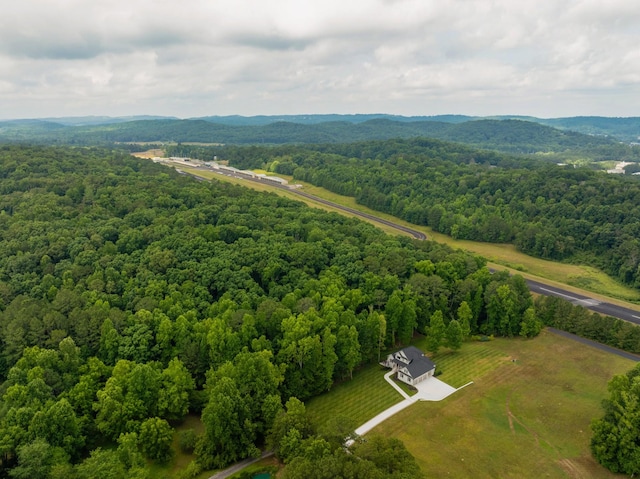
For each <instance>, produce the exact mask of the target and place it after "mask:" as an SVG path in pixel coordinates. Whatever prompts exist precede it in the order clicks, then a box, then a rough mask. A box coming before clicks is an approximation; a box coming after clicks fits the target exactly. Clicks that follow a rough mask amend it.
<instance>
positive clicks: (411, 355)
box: [380, 346, 436, 385]
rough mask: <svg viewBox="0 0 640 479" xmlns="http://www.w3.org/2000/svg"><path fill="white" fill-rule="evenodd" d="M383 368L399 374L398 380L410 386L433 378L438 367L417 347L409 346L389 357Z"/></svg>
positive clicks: (383, 363)
mask: <svg viewBox="0 0 640 479" xmlns="http://www.w3.org/2000/svg"><path fill="white" fill-rule="evenodd" d="M380 364H382V365H383V366H385V367H388V368H391V369H393V370H394V371H396V372H397V373H398V379H399V380H400V381H402V382H403V383H407V384H410V385H415V384H418V383H420V382H422V381H424V380H425V379H427V378H430V377H431V376H433V373H434V372H435V370H436V365H435V363H434V362H433V361H431V359H429V358H428V357H426V356H425V355H424V354H423V353H422V351H420V350H419V349H418V348H416V347H415V346H408V347H406V348H404V349H401V350H400V351H396V352H395V353H393V354H390V355H389V356H387V359H386V360H384V361H383V362H382V363H380Z"/></svg>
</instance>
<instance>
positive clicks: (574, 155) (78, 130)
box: [0, 118, 640, 161]
mask: <svg viewBox="0 0 640 479" xmlns="http://www.w3.org/2000/svg"><path fill="white" fill-rule="evenodd" d="M254 121H255V124H250V125H246V124H242V125H239V124H233V122H231V124H222V123H212V122H210V121H205V120H201V119H196V120H177V119H157V120H137V121H128V122H118V123H110V124H103V125H63V124H58V123H55V122H52V121H22V122H4V123H0V141H28V142H34V141H38V142H43V143H46V144H75V145H98V144H102V145H109V144H114V143H127V142H128V143H131V142H158V143H181V142H182V143H184V142H198V143H213V144H236V145H238V144H260V145H264V144H268V145H280V144H301V143H346V142H354V141H365V140H386V139H392V138H417V137H424V138H435V139H440V140H446V141H453V142H456V143H462V144H467V145H472V146H475V147H479V148H485V149H491V150H497V151H503V152H508V153H513V154H519V155H523V154H524V155H534V154H537V155H538V157H542V158H544V159H547V160H553V161H565V160H566V161H578V160H581V161H584V160H587V159H588V160H592V161H602V160H618V161H621V160H634V159H635V160H640V148H632V147H631V146H629V145H626V144H621V143H618V142H617V141H613V140H611V139H608V138H604V137H602V136H590V135H584V134H581V133H576V132H572V131H562V130H558V129H556V128H552V127H550V126H544V125H540V124H538V123H534V122H530V121H522V120H509V119H506V120H469V121H461V122H453V123H449V122H445V121H434V120H419V121H407V119H404V120H399V119H394V118H373V119H369V120H366V121H360V122H349V121H344V120H343V121H325V122H321V123H295V122H291V121H277V122H274V121H272V122H270V123H260V118H257V119H256V120H254Z"/></svg>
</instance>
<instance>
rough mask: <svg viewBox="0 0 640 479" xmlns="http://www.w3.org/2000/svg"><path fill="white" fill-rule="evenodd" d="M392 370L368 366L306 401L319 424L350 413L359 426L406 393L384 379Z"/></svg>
mask: <svg viewBox="0 0 640 479" xmlns="http://www.w3.org/2000/svg"><path fill="white" fill-rule="evenodd" d="M385 372H388V370H387V369H385V368H383V367H382V366H380V365H378V364H371V365H368V366H365V367H364V368H363V369H361V370H360V371H358V372H356V373H354V375H353V379H352V380H350V381H345V382H343V383H340V384H337V385H335V386H334V387H333V388H332V389H331V391H330V392H328V393H326V394H323V395H322V396H318V397H315V398H313V399H311V400H310V401H308V402H307V403H306V407H307V411H308V413H309V416H310V417H311V419H312V420H313V421H314V422H315V423H316V424H322V423H323V422H324V420H325V419H327V418H330V417H335V416H343V417H348V418H349V419H351V420H353V421H354V423H355V425H356V427H358V426H360V425H362V424H364V423H365V422H366V421H368V420H369V419H371V418H372V417H375V416H376V415H378V414H379V413H381V412H382V411H384V410H385V409H387V408H389V407H391V406H393V405H394V404H395V403H397V402H400V401H401V400H402V396H401V395H400V394H399V393H398V392H397V391H396V390H395V389H393V388H392V387H391V386H390V385H389V383H387V382H386V381H385V380H384V374H385Z"/></svg>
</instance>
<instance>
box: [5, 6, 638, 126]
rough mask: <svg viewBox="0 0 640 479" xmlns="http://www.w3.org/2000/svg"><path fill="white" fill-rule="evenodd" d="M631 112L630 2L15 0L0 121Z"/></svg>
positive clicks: (633, 42) (634, 74)
mask: <svg viewBox="0 0 640 479" xmlns="http://www.w3.org/2000/svg"><path fill="white" fill-rule="evenodd" d="M299 113H393V114H401V115H436V114H446V113H457V114H468V115H493V114H522V115H535V116H539V117H560V116H575V115H604V116H640V4H639V3H638V1H637V0H495V1H491V0H312V1H311V0H182V1H178V0H19V1H18V0H16V1H11V2H4V3H3V6H2V13H1V14H0V118H34V117H48V116H74V115H111V116H118V115H138V114H157V115H172V116H178V117H182V118H186V117H194V116H205V115H229V114H240V115H258V114H299Z"/></svg>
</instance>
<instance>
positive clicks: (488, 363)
mask: <svg viewBox="0 0 640 479" xmlns="http://www.w3.org/2000/svg"><path fill="white" fill-rule="evenodd" d="M512 359H515V360H516V361H515V362H513V361H512ZM435 361H436V364H441V365H442V367H443V373H442V375H441V376H439V378H440V379H442V380H443V381H445V382H448V383H450V384H451V385H453V386H459V385H460V383H464V382H467V380H468V379H470V380H473V381H474V384H472V385H470V386H468V387H466V388H464V389H462V390H460V391H458V392H456V393H455V394H453V395H452V396H450V397H449V398H447V399H445V400H444V401H441V402H420V403H417V404H415V405H412V406H411V407H409V408H407V409H405V410H404V411H401V412H400V413H398V414H397V415H396V416H394V417H393V418H391V419H389V420H387V421H385V422H384V423H382V424H381V425H379V426H378V427H377V428H375V429H374V430H373V431H372V432H371V433H370V434H381V435H384V436H391V437H397V438H399V439H401V440H402V441H403V442H404V443H405V445H406V446H407V448H408V449H409V451H410V452H411V453H412V454H413V455H414V456H415V457H416V459H417V460H418V463H419V464H420V467H421V468H422V470H423V472H424V473H425V476H426V477H473V478H541V477H548V478H613V477H619V476H616V475H614V474H610V473H609V472H608V471H606V470H605V469H603V468H602V467H600V466H599V465H598V464H597V463H596V462H595V461H594V460H593V459H592V458H591V455H590V452H589V440H590V437H591V432H590V428H589V425H590V422H591V419H592V418H594V417H598V416H600V415H601V413H602V411H601V409H600V403H601V401H602V399H604V398H605V397H606V395H607V389H606V388H607V382H608V381H609V380H610V379H611V377H612V376H613V375H614V374H620V373H623V372H625V371H627V370H628V369H630V368H631V367H632V366H633V365H634V363H633V362H632V361H629V360H626V359H623V358H620V357H618V356H613V355H610V354H608V353H604V352H601V351H599V350H596V349H593V348H590V347H586V346H584V345H582V344H580V343H577V342H573V341H571V340H566V339H564V338H561V337H559V336H556V335H553V334H552V333H549V332H546V331H545V332H543V333H542V334H541V336H540V337H538V338H536V339H534V340H521V339H513V340H506V339H496V340H494V341H491V342H487V343H472V344H469V345H465V348H463V349H462V350H461V351H460V352H459V353H451V354H446V353H445V354H441V355H440V356H439V357H436V358H435ZM476 375H477V376H476ZM329 395H330V394H329ZM351 400H352V401H353V399H351Z"/></svg>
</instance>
